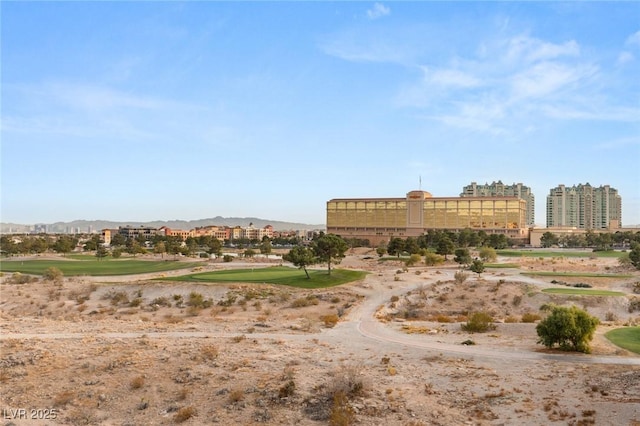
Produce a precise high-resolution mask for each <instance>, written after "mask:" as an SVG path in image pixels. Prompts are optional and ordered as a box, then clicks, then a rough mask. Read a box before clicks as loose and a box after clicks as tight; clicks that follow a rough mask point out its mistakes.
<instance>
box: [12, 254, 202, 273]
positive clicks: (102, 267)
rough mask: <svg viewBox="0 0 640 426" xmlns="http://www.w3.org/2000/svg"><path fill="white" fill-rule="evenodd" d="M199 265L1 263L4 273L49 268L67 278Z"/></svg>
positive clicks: (29, 271) (130, 261) (112, 260)
mask: <svg viewBox="0 0 640 426" xmlns="http://www.w3.org/2000/svg"><path fill="white" fill-rule="evenodd" d="M196 265H198V263H186V262H176V261H147V260H132V259H126V260H115V259H111V260H107V259H103V260H97V259H95V258H92V259H91V260H24V261H9V262H7V261H3V262H0V271H2V272H21V273H23V274H34V275H42V274H44V272H45V271H46V270H47V269H48V268H52V267H53V268H58V269H60V270H61V271H62V273H63V274H64V275H65V276H67V277H70V276H77V275H93V276H107V275H135V274H146V273H151V272H164V271H173V270H176V269H187V268H192V267H194V266H196Z"/></svg>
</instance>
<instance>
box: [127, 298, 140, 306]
mask: <svg viewBox="0 0 640 426" xmlns="http://www.w3.org/2000/svg"><path fill="white" fill-rule="evenodd" d="M140 305H142V297H136V298H135V299H133V300H131V301H130V302H129V306H130V307H132V308H135V307H138V306H140Z"/></svg>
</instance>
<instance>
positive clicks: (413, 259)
mask: <svg viewBox="0 0 640 426" xmlns="http://www.w3.org/2000/svg"><path fill="white" fill-rule="evenodd" d="M420 259H421V256H420V255H419V254H417V253H416V254H412V255H411V256H409V258H408V259H407V260H405V262H404V264H405V265H406V266H414V265H417V264H418V263H420Z"/></svg>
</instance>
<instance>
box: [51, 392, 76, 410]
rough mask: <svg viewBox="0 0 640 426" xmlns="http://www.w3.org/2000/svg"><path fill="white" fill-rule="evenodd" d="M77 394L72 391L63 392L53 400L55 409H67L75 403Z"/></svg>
mask: <svg viewBox="0 0 640 426" xmlns="http://www.w3.org/2000/svg"><path fill="white" fill-rule="evenodd" d="M74 397H75V394H74V393H73V392H72V391H62V392H60V393H59V394H57V395H56V396H55V398H53V406H54V407H66V406H67V404H69V403H70V402H71V401H73V399H74Z"/></svg>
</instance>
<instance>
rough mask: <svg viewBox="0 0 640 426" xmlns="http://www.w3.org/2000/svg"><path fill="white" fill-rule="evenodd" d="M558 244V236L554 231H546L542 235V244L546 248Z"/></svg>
mask: <svg viewBox="0 0 640 426" xmlns="http://www.w3.org/2000/svg"><path fill="white" fill-rule="evenodd" d="M556 244H558V237H557V236H556V234H554V233H553V232H549V231H547V232H545V233H544V234H542V236H541V237H540V245H541V246H542V247H544V248H549V247H551V246H555V245H556Z"/></svg>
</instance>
